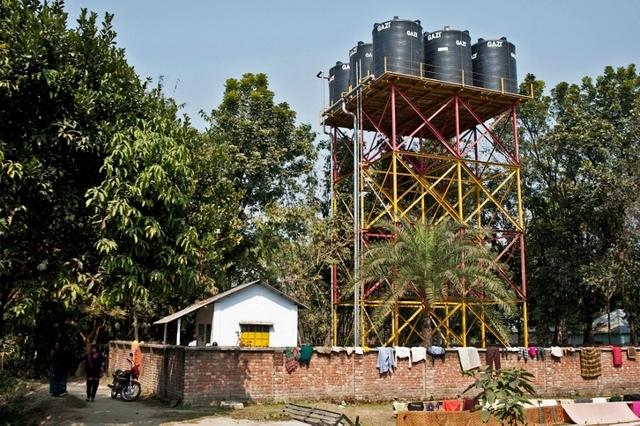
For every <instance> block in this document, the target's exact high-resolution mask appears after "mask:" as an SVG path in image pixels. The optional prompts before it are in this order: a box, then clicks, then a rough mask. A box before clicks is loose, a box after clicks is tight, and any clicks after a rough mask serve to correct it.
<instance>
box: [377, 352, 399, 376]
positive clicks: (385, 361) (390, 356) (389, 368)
mask: <svg viewBox="0 0 640 426" xmlns="http://www.w3.org/2000/svg"><path fill="white" fill-rule="evenodd" d="M394 359H395V355H394V352H393V348H385V347H380V348H378V363H377V365H376V367H378V370H380V374H383V373H387V372H389V373H393V367H394V364H393V362H394Z"/></svg>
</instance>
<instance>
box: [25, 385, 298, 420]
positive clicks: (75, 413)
mask: <svg viewBox="0 0 640 426" xmlns="http://www.w3.org/2000/svg"><path fill="white" fill-rule="evenodd" d="M84 398H85V382H84V381H73V382H69V384H68V386H67V394H65V395H63V396H61V397H57V398H54V397H52V396H50V395H49V393H48V387H47V386H46V385H42V386H39V387H38V388H37V389H36V390H34V391H32V392H30V393H29V394H27V398H26V401H27V402H26V407H25V408H26V411H27V416H26V417H25V418H23V419H22V421H25V422H26V423H27V424H30V425H105V424H107V425H215V426H223V425H242V426H254V425H259V426H262V425H269V424H271V425H277V426H294V425H296V426H297V425H304V424H303V423H300V422H295V421H279V422H275V421H253V420H242V419H233V418H231V417H230V416H228V415H225V414H229V412H224V411H221V410H220V409H216V408H203V409H188V408H182V407H181V408H170V407H168V406H167V405H166V404H164V403H162V402H160V401H154V400H148V401H142V400H141V401H135V402H124V401H122V400H121V399H120V398H118V399H115V400H114V399H111V397H110V389H109V388H108V387H107V386H106V383H101V384H100V387H99V388H98V394H97V395H96V399H95V401H93V402H86V401H85V400H84ZM16 422H18V419H16Z"/></svg>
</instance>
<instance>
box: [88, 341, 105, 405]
mask: <svg viewBox="0 0 640 426" xmlns="http://www.w3.org/2000/svg"><path fill="white" fill-rule="evenodd" d="M84 369H85V371H86V373H87V398H86V400H85V401H94V400H95V399H96V392H98V385H99V384H100V377H102V355H100V352H98V347H97V346H96V345H95V344H92V345H91V347H90V348H89V352H87V354H86V355H85V359H84Z"/></svg>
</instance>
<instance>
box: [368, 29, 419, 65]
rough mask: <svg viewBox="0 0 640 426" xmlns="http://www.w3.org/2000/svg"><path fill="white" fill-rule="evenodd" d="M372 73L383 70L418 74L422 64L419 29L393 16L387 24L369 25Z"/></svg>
mask: <svg viewBox="0 0 640 426" xmlns="http://www.w3.org/2000/svg"><path fill="white" fill-rule="evenodd" d="M372 34H373V74H374V75H375V76H376V77H378V76H380V75H382V74H383V73H384V72H385V58H386V71H390V72H396V73H399V74H408V75H418V76H419V75H420V62H422V56H423V54H422V26H421V25H420V21H418V20H416V21H408V20H404V19H398V17H397V16H394V17H393V19H392V20H391V21H386V22H383V23H381V24H374V25H373V32H372Z"/></svg>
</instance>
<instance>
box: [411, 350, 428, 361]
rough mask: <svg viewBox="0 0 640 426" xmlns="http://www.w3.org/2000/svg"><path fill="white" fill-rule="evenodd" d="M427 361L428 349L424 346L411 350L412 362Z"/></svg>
mask: <svg viewBox="0 0 640 426" xmlns="http://www.w3.org/2000/svg"><path fill="white" fill-rule="evenodd" d="M426 359H427V348H425V347H424V346H414V347H412V348H411V361H412V362H418V361H424V360H426Z"/></svg>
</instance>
